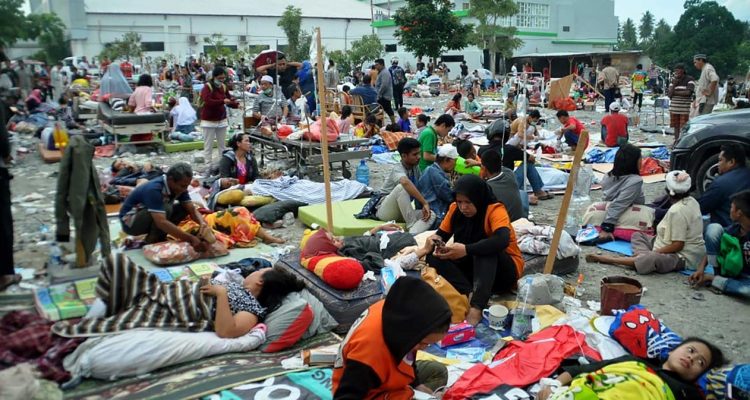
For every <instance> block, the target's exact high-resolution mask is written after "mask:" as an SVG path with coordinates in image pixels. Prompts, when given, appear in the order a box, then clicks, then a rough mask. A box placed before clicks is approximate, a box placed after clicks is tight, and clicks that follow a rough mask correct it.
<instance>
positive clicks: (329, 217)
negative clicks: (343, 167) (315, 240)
mask: <svg viewBox="0 0 750 400" xmlns="http://www.w3.org/2000/svg"><path fill="white" fill-rule="evenodd" d="M315 31H316V34H315V35H316V38H315V40H316V43H317V45H318V56H317V62H318V66H317V70H318V78H320V77H321V76H323V45H322V44H321V40H320V27H318V28H315ZM317 84H318V98H319V99H318V100H319V101H320V103H319V104H320V152H321V155H322V156H323V183H324V185H325V190H326V222H327V225H328V226H327V230H328V232H331V233H333V204H332V203H331V166H330V165H329V164H328V132H327V130H328V129H327V128H328V125H327V124H326V111H325V110H326V108H325V105H326V104H325V102H326V96H325V94H326V88H325V84H324V82H323V80H322V79H318V80H317Z"/></svg>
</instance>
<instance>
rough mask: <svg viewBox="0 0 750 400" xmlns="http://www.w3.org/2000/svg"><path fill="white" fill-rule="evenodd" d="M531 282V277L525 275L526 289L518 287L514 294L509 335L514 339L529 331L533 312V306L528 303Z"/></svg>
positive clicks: (524, 335) (520, 337)
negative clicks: (514, 301)
mask: <svg viewBox="0 0 750 400" xmlns="http://www.w3.org/2000/svg"><path fill="white" fill-rule="evenodd" d="M532 283H533V279H532V278H531V277H530V276H527V277H526V285H525V289H526V290H520V288H519V291H518V294H517V295H516V308H515V309H514V310H513V324H512V325H511V327H510V335H511V336H513V337H514V338H516V339H522V338H525V337H526V335H528V334H529V333H531V329H532V327H531V320H532V318H534V314H535V312H534V307H533V306H531V305H530V304H529V303H528V302H529V292H530V291H531V286H532ZM524 292H525V293H524Z"/></svg>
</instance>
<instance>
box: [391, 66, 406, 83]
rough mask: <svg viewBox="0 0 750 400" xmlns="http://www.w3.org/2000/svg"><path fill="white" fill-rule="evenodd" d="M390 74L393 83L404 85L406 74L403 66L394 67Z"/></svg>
mask: <svg viewBox="0 0 750 400" xmlns="http://www.w3.org/2000/svg"><path fill="white" fill-rule="evenodd" d="M391 75H393V85H405V84H406V74H405V73H404V69H403V68H401V67H396V68H394V69H393V72H392V73H391Z"/></svg>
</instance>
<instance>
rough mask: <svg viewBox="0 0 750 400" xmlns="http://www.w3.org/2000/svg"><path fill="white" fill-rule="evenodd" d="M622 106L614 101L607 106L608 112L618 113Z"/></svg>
mask: <svg viewBox="0 0 750 400" xmlns="http://www.w3.org/2000/svg"><path fill="white" fill-rule="evenodd" d="M621 108H622V106H621V105H620V103H619V102H617V101H615V102H613V103H612V104H610V105H609V111H620V109H621Z"/></svg>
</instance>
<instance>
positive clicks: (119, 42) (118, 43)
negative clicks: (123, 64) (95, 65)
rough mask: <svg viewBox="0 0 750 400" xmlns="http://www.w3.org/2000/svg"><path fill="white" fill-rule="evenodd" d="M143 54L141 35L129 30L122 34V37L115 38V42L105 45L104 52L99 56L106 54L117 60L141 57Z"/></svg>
mask: <svg viewBox="0 0 750 400" xmlns="http://www.w3.org/2000/svg"><path fill="white" fill-rule="evenodd" d="M142 55H143V46H142V45H141V35H139V34H137V33H135V32H127V33H125V34H123V35H122V38H120V39H115V41H114V42H112V43H109V44H108V45H106V46H104V49H103V50H102V52H101V53H99V58H103V57H105V56H106V57H109V59H110V60H112V61H115V60H117V59H118V58H125V57H131V58H139V57H141V56H142Z"/></svg>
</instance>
